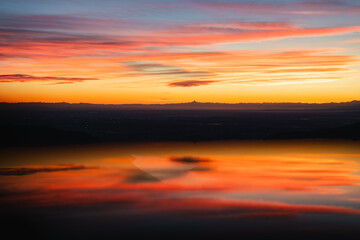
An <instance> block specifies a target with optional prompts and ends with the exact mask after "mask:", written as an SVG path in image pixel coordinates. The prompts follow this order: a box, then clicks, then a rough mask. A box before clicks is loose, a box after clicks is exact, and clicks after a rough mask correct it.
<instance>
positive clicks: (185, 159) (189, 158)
mask: <svg viewBox="0 0 360 240" xmlns="http://www.w3.org/2000/svg"><path fill="white" fill-rule="evenodd" d="M170 160H171V161H173V162H181V163H201V162H210V160H209V159H207V158H200V157H192V156H185V157H171V158H170Z"/></svg>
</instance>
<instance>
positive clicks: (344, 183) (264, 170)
mask: <svg viewBox="0 0 360 240" xmlns="http://www.w3.org/2000/svg"><path fill="white" fill-rule="evenodd" d="M86 148H87V147H86V146H85V147H78V148H72V147H68V148H65V149H64V148H61V149H57V148H55V149H50V150H44V149H40V150H34V151H30V152H26V153H24V154H21V153H19V151H13V152H12V150H7V151H5V156H7V157H9V158H8V159H12V160H11V161H7V162H2V163H1V169H0V175H1V176H0V184H1V193H2V194H1V198H0V201H1V203H2V204H6V205H12V206H14V205H15V206H21V207H43V208H45V207H54V206H72V207H75V208H81V207H87V208H92V207H97V208H99V207H100V208H104V209H108V208H110V209H112V210H116V211H120V212H121V211H126V212H132V213H136V214H148V213H152V214H154V213H167V214H171V215H176V216H185V217H191V218H195V217H196V218H199V217H200V218H204V217H205V218H209V217H210V218H219V217H220V218H254V217H256V218H258V217H260V218H263V217H265V218H268V217H289V216H299V214H304V213H318V214H324V213H327V214H355V215H358V214H360V210H359V208H358V206H356V203H358V201H354V199H359V196H360V194H359V193H360V192H359V189H358V186H359V180H360V176H359V174H358V171H359V163H360V153H359V152H360V150H359V149H360V148H358V144H357V143H351V144H348V143H346V144H345V145H344V144H342V143H326V144H324V143H321V144H319V143H314V144H308V143H304V144H302V143H299V142H295V143H288V144H285V143H281V142H275V143H266V145H264V144H263V143H256V142H254V143H242V142H235V143H232V142H229V143H226V142H225V143H202V144H182V143H178V144H177V143H163V144H155V143H154V144H143V145H142V144H135V145H130V146H124V145H119V146H90V147H88V149H89V151H86ZM28 159H32V161H29V160H28Z"/></svg>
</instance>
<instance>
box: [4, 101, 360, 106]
mask: <svg viewBox="0 0 360 240" xmlns="http://www.w3.org/2000/svg"><path fill="white" fill-rule="evenodd" d="M353 102H360V100H350V101H342V102H236V103H227V102H198V101H196V100H194V101H190V102H168V103H89V102H0V104H4V103H6V104H31V103H33V104H35V103H36V104H73V105H76V104H88V105H171V104H174V105H175V104H189V103H192V104H227V105H236V104H341V103H353Z"/></svg>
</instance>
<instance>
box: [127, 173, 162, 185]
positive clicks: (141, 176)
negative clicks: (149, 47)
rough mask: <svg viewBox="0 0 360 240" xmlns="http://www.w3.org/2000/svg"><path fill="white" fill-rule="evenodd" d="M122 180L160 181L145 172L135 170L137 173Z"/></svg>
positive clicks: (130, 181)
mask: <svg viewBox="0 0 360 240" xmlns="http://www.w3.org/2000/svg"><path fill="white" fill-rule="evenodd" d="M123 182H125V183H155V182H160V180H159V179H158V178H156V177H154V176H152V175H151V174H149V173H147V172H143V171H141V172H137V173H135V174H133V175H130V176H129V177H127V178H125V179H124V181H123Z"/></svg>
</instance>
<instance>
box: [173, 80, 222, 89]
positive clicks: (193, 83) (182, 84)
mask: <svg viewBox="0 0 360 240" xmlns="http://www.w3.org/2000/svg"><path fill="white" fill-rule="evenodd" d="M214 82H216V81H196V80H189V81H179V82H171V83H169V86H170V87H196V86H201V85H209V84H211V83H214Z"/></svg>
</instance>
